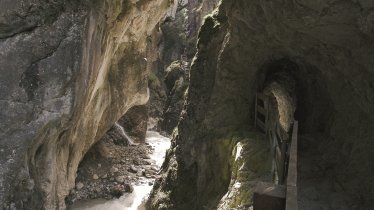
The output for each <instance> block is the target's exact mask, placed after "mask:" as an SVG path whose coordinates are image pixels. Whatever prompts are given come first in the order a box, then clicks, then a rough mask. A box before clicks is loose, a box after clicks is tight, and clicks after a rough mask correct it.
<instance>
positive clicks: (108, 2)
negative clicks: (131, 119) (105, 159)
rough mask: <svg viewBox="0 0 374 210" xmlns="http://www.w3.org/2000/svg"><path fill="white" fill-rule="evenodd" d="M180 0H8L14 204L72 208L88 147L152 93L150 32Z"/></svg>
mask: <svg viewBox="0 0 374 210" xmlns="http://www.w3.org/2000/svg"><path fill="white" fill-rule="evenodd" d="M172 3H173V1H170V0H156V1H144V0H140V1H121V0H105V1H85V0H82V1H62V0H61V1H44V0H36V1H31V0H25V1H21V0H16V1H8V0H5V1H2V3H1V9H0V25H1V26H0V52H1V53H0V54H1V56H0V66H1V67H0V75H1V76H0V86H1V87H0V89H1V92H0V107H1V111H0V118H1V122H0V131H1V133H0V177H1V180H0V189H1V190H0V203H2V204H4V207H5V209H7V208H16V209H30V208H31V209H64V208H65V204H64V198H65V196H66V195H67V194H68V192H69V189H71V188H72V187H73V186H74V180H75V176H76V170H77V167H78V164H79V162H80V161H81V159H82V158H83V156H84V154H85V153H86V152H87V151H88V150H89V149H90V147H91V146H92V145H93V144H94V143H96V142H97V141H98V140H99V139H100V138H101V137H102V136H103V134H104V133H105V132H106V131H107V130H108V129H109V128H110V126H111V125H113V124H114V122H116V121H117V120H118V119H119V118H120V117H121V116H122V115H123V114H124V113H125V112H126V111H127V110H128V109H129V108H131V107H132V106H134V105H141V104H145V103H146V102H147V100H148V91H147V72H146V71H145V70H144V69H145V66H146V61H145V60H144V57H145V56H144V54H145V49H146V39H147V35H150V34H151V32H152V30H153V28H154V26H155V25H156V24H157V22H159V20H160V19H161V18H162V17H163V16H164V14H165V13H166V11H167V9H168V7H169V6H170V5H171V4H172ZM6 192H10V193H9V194H10V195H9V196H8V194H6ZM5 200H7V202H5Z"/></svg>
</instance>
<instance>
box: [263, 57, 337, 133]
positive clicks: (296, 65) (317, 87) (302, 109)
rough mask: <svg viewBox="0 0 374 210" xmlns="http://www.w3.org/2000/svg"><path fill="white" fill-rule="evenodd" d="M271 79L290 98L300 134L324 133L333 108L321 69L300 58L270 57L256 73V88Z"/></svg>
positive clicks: (267, 84)
mask: <svg viewBox="0 0 374 210" xmlns="http://www.w3.org/2000/svg"><path fill="white" fill-rule="evenodd" d="M274 82H275V83H277V84H278V85H279V87H282V88H283V89H284V91H286V92H287V93H288V94H289V95H290V96H291V97H292V100H294V104H293V105H294V112H293V113H292V117H294V119H295V120H298V121H299V131H300V132H301V133H311V132H319V133H325V132H328V130H329V124H330V122H331V120H332V114H333V113H334V108H333V106H332V102H331V97H330V96H329V93H328V91H327V87H326V79H325V78H324V76H323V75H322V72H321V70H319V69H318V68H316V67H314V66H312V65H308V64H307V63H306V62H304V61H302V60H297V59H295V61H294V60H291V59H289V58H282V59H278V60H271V61H268V62H266V63H265V64H264V65H263V66H261V68H260V69H259V71H258V72H257V91H258V92H263V91H265V90H266V89H267V87H269V86H270V85H271V84H272V83H274ZM273 88H276V87H273ZM268 94H269V93H268Z"/></svg>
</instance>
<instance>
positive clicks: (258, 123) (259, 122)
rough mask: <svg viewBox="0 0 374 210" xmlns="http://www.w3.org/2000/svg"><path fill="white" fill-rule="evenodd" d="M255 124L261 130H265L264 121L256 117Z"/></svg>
mask: <svg viewBox="0 0 374 210" xmlns="http://www.w3.org/2000/svg"><path fill="white" fill-rule="evenodd" d="M256 122H257V125H258V127H260V128H261V129H262V130H263V131H266V129H265V128H266V127H265V123H264V122H262V121H261V120H260V119H258V118H257V121H256Z"/></svg>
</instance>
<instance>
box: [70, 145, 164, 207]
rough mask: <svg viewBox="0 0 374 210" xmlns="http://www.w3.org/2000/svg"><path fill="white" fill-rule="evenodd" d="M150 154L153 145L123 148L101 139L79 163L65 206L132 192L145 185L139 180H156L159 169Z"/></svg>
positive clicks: (111, 197) (117, 196)
mask: <svg viewBox="0 0 374 210" xmlns="http://www.w3.org/2000/svg"><path fill="white" fill-rule="evenodd" d="M104 151H105V152H104ZM152 152H153V148H152V146H150V145H147V144H145V143H142V144H139V145H136V146H134V145H133V146H130V145H128V146H124V145H122V144H117V143H116V142H115V141H113V139H111V138H103V139H101V140H100V141H99V142H98V143H97V144H96V145H95V146H94V147H93V148H92V149H91V150H90V151H89V152H88V153H87V154H86V156H85V158H84V159H83V160H82V162H81V163H80V165H79V169H78V172H77V178H76V180H75V187H74V189H72V190H71V191H70V194H69V196H68V197H67V198H66V202H67V204H68V205H71V204H74V203H75V202H77V201H81V200H92V199H97V198H104V199H108V200H110V199H114V198H119V197H121V196H122V195H124V194H125V193H132V192H133V190H134V187H133V186H134V185H137V184H140V182H144V179H142V177H146V178H151V179H152V178H155V177H157V173H158V170H159V167H158V166H157V165H155V161H153V160H150V159H149V156H148V154H149V153H152ZM95 176H96V178H95Z"/></svg>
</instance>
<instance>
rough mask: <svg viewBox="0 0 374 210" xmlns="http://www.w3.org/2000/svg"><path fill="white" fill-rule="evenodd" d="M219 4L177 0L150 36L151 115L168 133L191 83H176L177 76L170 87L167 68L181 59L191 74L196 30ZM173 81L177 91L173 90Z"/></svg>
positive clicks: (161, 128) (176, 120) (182, 65)
mask: <svg viewBox="0 0 374 210" xmlns="http://www.w3.org/2000/svg"><path fill="white" fill-rule="evenodd" d="M217 4H218V0H203V1H197V0H183V1H178V4H175V6H174V8H173V9H172V12H170V13H169V14H168V15H167V16H165V18H164V19H163V20H162V21H161V22H160V24H159V25H158V27H156V28H155V30H154V32H153V34H152V36H151V39H150V40H149V45H148V50H147V59H148V61H149V62H148V69H149V71H150V82H149V84H150V86H149V88H150V102H149V106H150V109H149V110H150V117H151V120H152V121H154V122H153V124H156V126H155V129H157V130H160V131H162V132H165V133H166V134H168V135H169V134H170V133H171V132H172V131H173V129H174V128H175V126H176V125H177V123H178V121H179V116H180V112H181V110H182V109H183V104H184V98H183V95H184V92H185V90H186V87H187V86H188V80H187V78H185V79H184V81H180V82H178V83H175V82H176V81H179V80H178V79H179V78H176V79H175V80H174V81H173V82H172V83H173V84H172V85H171V87H167V86H166V85H165V81H166V80H168V79H167V78H166V77H167V74H168V69H169V68H171V67H172V66H175V63H180V68H181V69H182V70H183V71H187V73H186V76H187V75H188V70H189V67H190V64H191V60H192V58H193V56H194V55H195V53H196V40H197V34H198V30H199V28H200V26H201V24H202V20H203V17H204V16H205V15H207V14H209V13H210V12H211V11H213V9H214V8H215V7H216V6H217ZM182 57H183V59H182ZM182 60H183V61H182ZM174 84H175V88H174V89H175V90H176V91H170V90H171V89H173V87H174ZM181 86H183V87H181ZM168 89H170V90H168ZM181 96H182V97H181ZM170 101H172V103H170ZM157 122H158V123H157Z"/></svg>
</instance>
